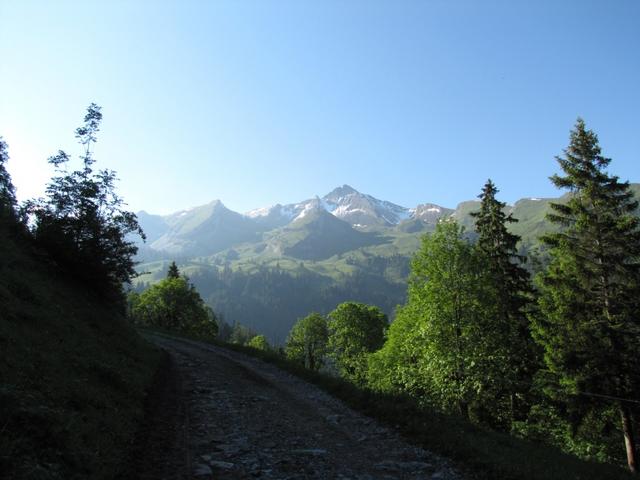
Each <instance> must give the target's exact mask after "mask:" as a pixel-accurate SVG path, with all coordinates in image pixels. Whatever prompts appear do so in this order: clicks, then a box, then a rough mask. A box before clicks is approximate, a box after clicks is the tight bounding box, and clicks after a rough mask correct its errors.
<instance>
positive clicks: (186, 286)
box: [129, 269, 218, 339]
mask: <svg viewBox="0 0 640 480" xmlns="http://www.w3.org/2000/svg"><path fill="white" fill-rule="evenodd" d="M176 270H177V269H176ZM171 274H172V272H171V271H169V275H171ZM129 300H130V312H131V316H132V317H133V320H134V321H135V322H136V323H137V324H138V325H141V326H147V327H157V328H161V329H166V330H170V331H173V332H177V333H183V334H186V335H191V336H195V337H200V338H210V339H212V338H215V336H216V335H217V333H218V325H217V322H216V317H215V314H214V313H213V310H211V308H209V307H208V306H207V305H205V303H204V302H203V301H202V298H201V297H200V294H199V293H198V291H197V290H196V288H195V287H194V286H193V285H192V284H190V283H189V281H188V280H187V279H186V278H185V277H180V276H178V277H174V276H167V278H165V279H164V280H162V281H161V282H159V283H157V284H155V285H152V286H151V287H150V288H149V289H148V290H146V291H144V292H142V293H141V294H137V293H131V294H130V296H129Z"/></svg>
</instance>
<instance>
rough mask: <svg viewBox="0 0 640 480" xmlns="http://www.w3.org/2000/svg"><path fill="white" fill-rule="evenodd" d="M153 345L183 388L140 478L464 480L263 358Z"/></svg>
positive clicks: (186, 344)
mask: <svg viewBox="0 0 640 480" xmlns="http://www.w3.org/2000/svg"><path fill="white" fill-rule="evenodd" d="M148 338H149V339H150V340H151V341H153V342H154V343H156V344H157V345H159V346H160V347H162V348H163V349H165V350H166V351H167V352H168V353H169V354H170V355H171V357H172V362H173V365H174V367H173V368H174V369H175V372H174V376H175V378H176V379H177V381H178V383H179V384H178V386H177V387H176V388H175V389H174V390H173V393H174V395H175V397H176V398H175V399H176V400H177V404H176V405H173V406H167V407H166V409H165V411H164V417H163V415H162V414H160V415H159V419H158V423H159V425H152V428H151V429H152V430H155V433H154V434H155V435H156V436H157V437H161V438H162V439H163V441H164V442H165V444H166V446H165V447H164V450H162V449H161V450H158V448H156V449H155V451H154V449H153V448H152V449H150V450H151V452H147V453H148V455H150V456H151V458H147V459H146V460H145V461H144V462H143V463H144V474H141V475H140V478H166V479H191V478H198V479H213V478H215V479H237V478H261V479H289V480H294V479H311V478H313V479H345V480H346V479H361V480H365V479H433V480H437V479H438V480H454V479H455V480H460V479H462V476H461V475H460V474H459V473H457V472H456V471H455V470H454V468H453V467H452V466H451V464H450V463H449V462H448V461H446V460H445V459H443V458H441V457H439V456H437V455H434V454H432V453H429V452H427V451H424V450H423V449H421V448H418V447H415V446H411V445H409V444H407V443H406V442H404V441H403V440H402V439H401V438H400V437H399V436H398V435H397V434H396V433H395V432H393V431H390V430H389V429H387V428H384V427H382V426H380V425H379V424H377V423H376V422H375V421H373V420H371V419H370V418H367V417H365V416H363V415H360V414H358V413H356V412H354V411H353V410H351V409H349V408H347V407H346V406H345V405H344V404H342V403H341V402H340V401H338V400H336V399H335V398H333V397H331V396H330V395H328V394H326V393H325V392H323V391H322V390H320V389H318V388H317V387H315V386H314V385H311V384H309V383H306V382H305V381H303V380H301V379H299V378H297V377H294V376H293V375H290V374H288V373H286V372H283V371H282V370H280V369H278V368H277V367H275V366H273V365H270V364H268V363H265V362H263V361H262V360H259V359H255V358H252V357H247V356H245V355H242V354H240V353H237V352H233V351H230V350H227V349H224V348H221V347H217V346H212V345H208V344H204V343H199V342H192V341H187V340H178V339H173V338H167V337H163V336H156V335H149V336H148ZM161 408H164V407H162V406H161ZM171 409H173V410H172V412H170V411H169V410H171ZM172 422H173V423H175V424H176V425H173V426H171V425H169V423H172ZM154 434H152V436H153V435H154ZM170 437H171V438H170Z"/></svg>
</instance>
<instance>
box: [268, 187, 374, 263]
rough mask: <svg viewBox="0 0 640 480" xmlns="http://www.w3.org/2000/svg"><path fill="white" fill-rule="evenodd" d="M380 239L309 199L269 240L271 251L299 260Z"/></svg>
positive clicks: (324, 257)
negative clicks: (298, 212)
mask: <svg viewBox="0 0 640 480" xmlns="http://www.w3.org/2000/svg"><path fill="white" fill-rule="evenodd" d="M379 242H380V239H379V236H378V235H376V234H374V233H369V232H361V231H358V230H356V229H354V228H353V227H351V225H349V224H348V223H347V222H345V221H343V220H340V219H339V218H337V217H335V216H334V215H332V214H331V213H329V212H327V210H326V209H325V208H323V205H322V201H321V200H320V199H314V200H310V201H309V202H307V203H306V204H305V208H304V209H303V210H302V211H301V212H300V214H299V215H298V216H297V217H296V219H295V220H294V221H293V222H291V223H290V224H289V225H287V226H286V227H285V228H283V229H282V230H280V231H279V232H278V233H277V235H275V236H273V237H272V238H271V239H270V241H269V244H270V250H271V251H273V252H275V253H279V254H281V255H286V256H290V257H293V258H298V259H301V260H322V259H326V258H329V257H331V256H333V255H337V254H340V253H344V252H347V251H350V250H353V249H356V248H360V247H364V246H367V245H374V244H377V243H379Z"/></svg>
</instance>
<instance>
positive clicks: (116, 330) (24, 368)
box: [0, 239, 160, 480]
mask: <svg viewBox="0 0 640 480" xmlns="http://www.w3.org/2000/svg"><path fill="white" fill-rule="evenodd" d="M2 240H3V242H2V244H1V245H0V246H1V247H2V249H3V256H2V261H0V304H1V305H2V311H1V312H0V352H2V354H1V355H0V472H2V473H1V474H0V476H2V477H3V478H15V479H18V478H19V479H25V480H28V479H58V478H60V479H76V478H77V479H80V478H82V479H105V480H106V479H112V478H115V477H116V475H117V474H119V473H121V472H122V470H123V468H124V465H125V464H126V461H125V460H126V457H127V455H128V450H129V447H130V445H131V442H132V441H133V439H134V437H135V434H136V431H137V428H138V425H139V422H140V420H141V419H142V416H143V413H144V404H145V395H146V393H145V392H146V389H147V388H148V387H149V385H150V383H151V381H152V379H153V375H154V373H155V370H156V367H157V365H158V362H159V361H160V352H159V350H158V349H156V348H154V347H151V346H150V345H148V344H147V343H146V342H144V341H143V340H142V339H141V338H140V336H139V335H138V334H137V332H136V331H135V330H134V329H133V328H131V326H129V325H128V324H127V322H126V320H125V319H124V317H123V315H122V314H121V313H119V312H118V311H117V309H115V308H114V307H112V306H110V305H106V304H105V303H104V302H103V301H100V300H98V299H96V298H95V297H93V296H92V295H91V294H90V293H89V292H87V291H86V290H85V289H84V288H83V286H81V285H77V284H74V283H72V282H71V281H69V280H68V279H64V278H60V277H57V275H56V273H55V270H54V269H53V268H52V266H43V265H42V263H41V262H40V261H38V260H37V259H34V254H33V253H30V252H28V251H27V249H26V248H24V247H22V246H18V245H16V244H15V243H14V242H11V241H7V240H6V239H2Z"/></svg>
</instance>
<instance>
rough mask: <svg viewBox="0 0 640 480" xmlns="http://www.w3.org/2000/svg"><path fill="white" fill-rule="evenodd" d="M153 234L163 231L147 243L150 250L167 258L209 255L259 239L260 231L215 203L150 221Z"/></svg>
mask: <svg viewBox="0 0 640 480" xmlns="http://www.w3.org/2000/svg"><path fill="white" fill-rule="evenodd" d="M149 217H150V216H149V215H148V214H147V215H146V218H145V217H142V218H140V217H139V220H140V224H141V226H142V228H143V229H145V230H146V225H145V223H144V222H145V219H148V218H149ZM151 220H152V222H153V223H152V224H151V226H152V232H153V233H154V235H157V234H158V233H161V232H162V228H163V227H164V231H163V232H162V234H161V235H159V236H158V237H157V238H156V239H155V240H153V241H150V244H149V247H150V248H151V249H152V250H156V251H162V252H166V253H167V254H170V255H180V256H182V257H184V256H189V255H190V256H201V255H210V254H212V253H215V252H219V251H221V250H224V249H226V248H229V247H231V246H233V245H235V244H238V243H243V242H248V241H255V240H259V239H260V236H259V235H260V233H261V231H262V230H263V229H260V228H257V226H256V224H255V222H253V221H251V219H249V218H247V217H245V216H244V215H240V214H239V213H236V212H233V211H231V210H229V209H228V208H227V207H225V206H224V205H223V204H222V202H220V201H219V200H215V201H213V202H211V203H208V204H206V205H202V206H200V207H195V208H191V209H189V210H183V211H181V212H176V213H174V214H171V215H167V216H164V217H162V222H163V223H162V222H161V221H160V220H159V219H158V218H154V217H152V218H151Z"/></svg>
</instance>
